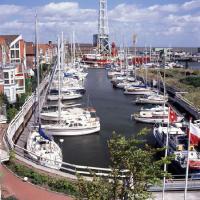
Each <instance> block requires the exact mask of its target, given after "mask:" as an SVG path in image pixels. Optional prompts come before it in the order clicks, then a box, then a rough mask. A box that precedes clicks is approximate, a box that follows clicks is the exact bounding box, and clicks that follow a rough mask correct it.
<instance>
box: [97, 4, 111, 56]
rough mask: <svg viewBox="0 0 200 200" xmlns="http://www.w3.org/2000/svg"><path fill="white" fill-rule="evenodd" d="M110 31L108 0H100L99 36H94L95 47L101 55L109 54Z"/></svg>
mask: <svg viewBox="0 0 200 200" xmlns="http://www.w3.org/2000/svg"><path fill="white" fill-rule="evenodd" d="M108 35H109V29H108V15H107V0H99V19H98V34H96V35H94V45H95V46H97V50H98V53H99V54H103V55H105V54H109V53H110V48H109V36H108Z"/></svg>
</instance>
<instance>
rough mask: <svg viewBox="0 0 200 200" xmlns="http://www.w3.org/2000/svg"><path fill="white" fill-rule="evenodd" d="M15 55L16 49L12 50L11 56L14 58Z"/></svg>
mask: <svg viewBox="0 0 200 200" xmlns="http://www.w3.org/2000/svg"><path fill="white" fill-rule="evenodd" d="M14 57H15V51H14V50H11V58H14Z"/></svg>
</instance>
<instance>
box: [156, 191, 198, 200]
mask: <svg viewBox="0 0 200 200" xmlns="http://www.w3.org/2000/svg"><path fill="white" fill-rule="evenodd" d="M154 196H155V200H162V192H160V193H155V194H154ZM165 200H184V191H181V192H165ZM187 200H200V191H192V192H188V193H187Z"/></svg>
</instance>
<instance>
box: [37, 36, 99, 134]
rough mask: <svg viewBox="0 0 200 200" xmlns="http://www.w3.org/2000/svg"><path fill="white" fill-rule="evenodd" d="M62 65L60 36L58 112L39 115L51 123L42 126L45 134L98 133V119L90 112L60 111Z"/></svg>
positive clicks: (80, 110) (79, 110)
mask: <svg viewBox="0 0 200 200" xmlns="http://www.w3.org/2000/svg"><path fill="white" fill-rule="evenodd" d="M58 41H59V40H58ZM60 46H61V47H60ZM61 52H62V54H61ZM60 61H61V62H60ZM63 65H64V60H63V35H62V44H61V45H60V42H58V81H59V85H58V86H59V91H58V111H53V112H48V113H41V115H42V117H43V119H45V120H50V121H51V123H46V124H43V125H42V128H44V130H45V132H47V133H48V134H51V135H63V136H72V135H73V136H75V135H86V134H91V133H96V132H99V131H100V120H99V118H98V117H96V116H92V115H91V112H90V111H84V110H83V109H78V110H77V109H76V111H75V109H74V108H73V109H70V110H69V109H68V110H66V111H63V110H62V105H61V86H60V85H61V84H60V81H61V66H63ZM52 121H53V122H52Z"/></svg>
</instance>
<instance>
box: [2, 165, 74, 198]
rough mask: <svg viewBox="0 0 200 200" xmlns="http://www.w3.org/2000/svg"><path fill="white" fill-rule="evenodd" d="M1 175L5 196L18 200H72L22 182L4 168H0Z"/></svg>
mask: <svg viewBox="0 0 200 200" xmlns="http://www.w3.org/2000/svg"><path fill="white" fill-rule="evenodd" d="M0 171H1V173H3V178H2V179H3V180H2V186H3V187H2V188H3V189H4V190H6V192H5V193H6V195H7V196H10V195H14V196H15V197H16V198H17V199H19V200H37V199H38V200H40V199H41V200H72V198H71V197H67V196H65V195H61V194H57V193H54V192H49V191H47V190H45V189H42V188H39V187H37V186H34V185H32V184H30V183H27V182H24V181H22V180H21V179H19V178H17V177H16V176H15V175H13V174H12V173H10V172H9V171H8V170H7V169H6V168H5V167H4V166H2V165H1V166H0Z"/></svg>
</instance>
